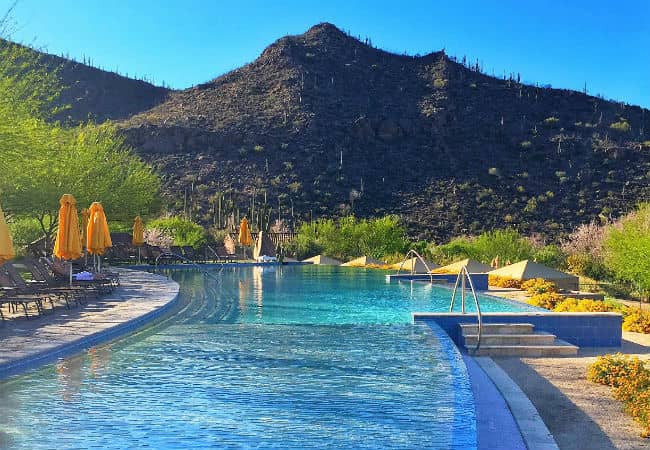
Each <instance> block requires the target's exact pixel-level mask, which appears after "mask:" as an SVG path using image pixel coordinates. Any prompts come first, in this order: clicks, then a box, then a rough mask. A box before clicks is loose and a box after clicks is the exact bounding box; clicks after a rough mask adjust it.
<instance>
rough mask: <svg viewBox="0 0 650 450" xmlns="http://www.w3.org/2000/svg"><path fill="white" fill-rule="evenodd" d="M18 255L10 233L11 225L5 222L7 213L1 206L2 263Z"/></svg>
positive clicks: (0, 257)
mask: <svg viewBox="0 0 650 450" xmlns="http://www.w3.org/2000/svg"><path fill="white" fill-rule="evenodd" d="M14 256H16V252H14V243H13V242H12V240H11V235H10V234H9V227H8V226H7V222H5V215H4V213H3V212H2V208H0V265H1V264H4V263H5V262H6V261H8V260H10V259H11V258H13V257H14Z"/></svg>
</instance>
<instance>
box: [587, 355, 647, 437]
mask: <svg viewBox="0 0 650 450" xmlns="http://www.w3.org/2000/svg"><path fill="white" fill-rule="evenodd" d="M587 379H588V380H591V381H593V382H595V383H600V384H604V385H607V386H611V387H614V397H615V398H616V399H617V400H620V401H622V402H623V403H624V405H625V408H624V409H625V412H626V413H628V414H630V415H631V416H632V417H633V418H634V420H636V421H637V422H639V423H640V424H641V426H642V427H643V431H642V433H641V436H642V437H646V438H647V437H650V370H648V369H647V368H646V367H645V366H644V364H643V362H641V361H640V360H639V358H637V357H636V356H635V357H631V356H628V355H622V354H621V353H617V354H616V355H604V356H599V357H598V358H597V359H596V361H595V362H594V363H593V364H592V365H591V366H589V368H588V369H587Z"/></svg>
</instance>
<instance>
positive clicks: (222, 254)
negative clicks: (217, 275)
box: [215, 245, 237, 262]
mask: <svg viewBox="0 0 650 450" xmlns="http://www.w3.org/2000/svg"><path fill="white" fill-rule="evenodd" d="M215 253H216V254H217V257H218V258H219V260H223V261H225V262H232V261H235V260H236V259H237V255H236V254H235V253H228V250H227V249H226V247H225V246H224V245H221V246H219V247H217V248H215Z"/></svg>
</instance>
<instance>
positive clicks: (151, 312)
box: [0, 268, 180, 381]
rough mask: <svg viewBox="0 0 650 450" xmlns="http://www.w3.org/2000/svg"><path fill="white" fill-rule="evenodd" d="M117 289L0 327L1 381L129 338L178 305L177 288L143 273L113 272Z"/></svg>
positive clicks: (164, 279) (158, 276)
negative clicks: (65, 307)
mask: <svg viewBox="0 0 650 450" xmlns="http://www.w3.org/2000/svg"><path fill="white" fill-rule="evenodd" d="M114 270H116V271H118V272H119V273H120V280H121V286H120V287H118V288H117V289H115V291H113V292H112V293H110V294H107V295H104V296H102V297H100V298H98V299H92V300H89V301H88V302H87V303H86V304H85V305H82V306H81V307H77V308H73V309H70V310H65V309H58V310H56V311H55V312H54V314H52V315H48V316H41V317H38V318H34V319H32V320H24V319H13V320H11V321H6V322H5V325H4V326H0V342H1V345H0V381H1V380H4V379H6V378H8V377H11V376H14V375H19V374H21V373H23V372H26V371H29V370H33V369H36V368H38V367H40V366H43V365H45V364H48V363H51V362H54V361H56V360H57V359H59V358H64V357H68V356H72V355H74V354H77V353H81V352H83V351H84V350H86V349H88V348H90V347H93V346H96V345H99V344H102V343H105V342H108V341H111V340H113V339H116V338H118V337H122V336H125V335H127V334H130V333H133V332H134V331H136V330H138V329H139V328H142V327H144V326H146V325H149V324H151V322H153V321H155V320H156V319H159V318H161V317H162V316H164V315H165V314H167V313H168V312H170V311H171V310H172V309H173V307H174V306H175V305H176V303H177V302H178V293H179V289H180V287H179V285H178V283H176V282H175V281H173V280H170V279H167V278H166V277H164V276H161V275H154V274H151V273H148V272H142V271H135V270H126V269H121V268H118V269H114Z"/></svg>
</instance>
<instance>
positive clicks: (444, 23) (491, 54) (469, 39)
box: [0, 0, 650, 107]
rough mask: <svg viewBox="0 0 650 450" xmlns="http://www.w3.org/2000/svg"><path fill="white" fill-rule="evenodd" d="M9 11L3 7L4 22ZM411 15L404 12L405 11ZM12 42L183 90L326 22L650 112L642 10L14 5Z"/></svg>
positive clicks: (522, 3) (385, 44)
mask: <svg viewBox="0 0 650 450" xmlns="http://www.w3.org/2000/svg"><path fill="white" fill-rule="evenodd" d="M11 3H12V2H11V1H9V0H0V11H2V12H4V11H5V10H6V9H7V7H8V5H10V4H11ZM406 5H408V6H406ZM13 16H14V19H15V20H16V22H17V23H18V29H17V30H16V32H15V33H14V35H13V38H14V39H15V40H17V41H20V42H23V43H28V44H33V45H36V46H40V47H44V48H45V49H47V50H48V51H49V52H51V53H57V54H61V53H68V54H70V55H71V56H74V57H76V58H79V59H80V58H81V57H82V56H83V55H85V56H87V57H90V58H92V60H93V62H94V63H96V64H98V65H101V66H102V67H104V68H107V69H112V70H114V69H118V70H119V71H120V72H121V73H128V74H129V75H134V74H137V75H140V76H141V75H147V76H148V77H149V78H153V79H154V80H155V81H156V83H158V84H160V83H162V82H163V81H164V82H165V83H167V84H169V85H171V86H172V87H174V88H185V87H189V86H191V85H193V84H197V83H201V82H204V81H207V80H210V79H212V78H214V77H216V76H218V75H221V74H223V73H225V72H227V71H229V70H231V69H234V68H236V67H239V66H241V65H242V64H244V63H247V62H250V61H252V60H254V59H255V58H256V57H257V56H258V55H259V54H260V53H261V52H262V50H263V49H264V48H265V47H266V46H267V45H269V44H270V43H272V42H273V41H275V40H276V39H278V38H280V37H281V36H284V35H286V34H300V33H302V32H304V31H306V30H307V29H308V28H309V27H310V26H312V25H314V24H316V23H319V22H324V21H327V22H332V23H334V24H335V25H337V26H338V27H339V28H342V29H345V30H347V31H350V32H351V33H352V34H354V35H360V36H361V37H362V38H365V37H369V38H370V39H372V42H373V44H374V45H375V46H378V47H380V48H383V49H386V50H389V51H394V52H399V53H402V52H404V51H406V52H408V53H410V54H415V53H421V54H424V53H428V52H430V51H434V50H439V49H441V48H445V49H446V51H447V53H448V54H450V55H456V56H458V57H462V56H463V55H466V56H467V57H468V58H469V59H470V60H476V58H478V59H479V60H481V61H483V65H484V67H485V69H486V70H487V71H488V72H489V73H492V71H494V73H495V74H497V75H499V74H503V72H504V71H505V72H508V73H509V72H519V73H521V76H522V79H523V80H524V81H526V82H532V83H534V82H539V83H540V84H552V85H553V86H554V87H560V88H569V89H576V90H582V88H583V86H584V83H585V82H586V83H587V90H588V91H589V93H590V94H602V95H604V96H605V97H606V98H612V99H616V100H621V101H625V102H628V103H632V104H639V105H642V106H645V107H650V57H649V56H650V0H623V1H620V2H615V1H611V0H591V1H586V0H570V1H567V0H556V1H550V0H537V1H527V0H519V1H512V0H499V1H494V2H492V1H484V0H476V1H463V0H455V1H433V0H430V1H410V2H409V1H403V2H401V1H400V2H398V1H394V0H374V1H354V0H327V1H322V2H321V1H319V2H308V1H307V0H303V1H283V0H275V1H268V0H267V1H262V0H258V1H245V0H241V1H232V0H231V1H220V0H203V1H201V0H184V1H181V0H179V1H171V0H157V1H154V0H114V1H109V2H107V1H99V0H86V1H82V0H19V3H18V6H17V7H16V10H15V13H14V14H13Z"/></svg>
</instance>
